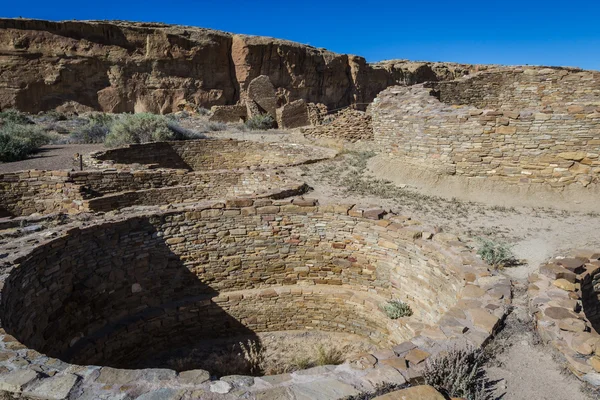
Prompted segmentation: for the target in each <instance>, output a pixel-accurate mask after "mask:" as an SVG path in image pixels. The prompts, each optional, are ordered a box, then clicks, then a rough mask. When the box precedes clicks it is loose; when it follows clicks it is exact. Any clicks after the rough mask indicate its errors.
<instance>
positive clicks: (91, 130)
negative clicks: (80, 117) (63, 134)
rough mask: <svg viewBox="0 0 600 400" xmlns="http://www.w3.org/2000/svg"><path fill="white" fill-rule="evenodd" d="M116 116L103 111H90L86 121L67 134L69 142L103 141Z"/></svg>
mask: <svg viewBox="0 0 600 400" xmlns="http://www.w3.org/2000/svg"><path fill="white" fill-rule="evenodd" d="M116 118H117V117H115V116H113V115H111V114H105V113H100V112H98V113H92V114H90V115H88V116H87V119H88V123H87V124H86V125H84V126H82V127H80V128H78V129H77V130H75V131H73V132H72V133H71V135H70V136H69V141H70V142H71V143H86V144H90V143H104V141H105V140H106V136H108V134H109V133H110V129H111V127H112V125H113V123H114V122H115V120H116Z"/></svg>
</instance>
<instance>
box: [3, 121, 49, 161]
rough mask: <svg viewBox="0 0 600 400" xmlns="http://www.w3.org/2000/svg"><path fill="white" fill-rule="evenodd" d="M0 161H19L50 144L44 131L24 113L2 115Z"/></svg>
mask: <svg viewBox="0 0 600 400" xmlns="http://www.w3.org/2000/svg"><path fill="white" fill-rule="evenodd" d="M0 124H1V125H0V161H2V162H9V161H18V160H23V159H25V158H27V156H29V155H30V154H32V153H35V152H36V151H38V149H39V148H40V147H41V146H43V145H45V144H47V143H49V142H50V136H48V135H47V134H46V133H45V132H44V130H43V129H42V128H41V127H39V126H36V125H34V124H33V123H32V122H31V120H30V119H29V118H28V117H27V116H26V115H25V114H23V113H21V112H18V111H15V110H6V111H3V112H1V113H0Z"/></svg>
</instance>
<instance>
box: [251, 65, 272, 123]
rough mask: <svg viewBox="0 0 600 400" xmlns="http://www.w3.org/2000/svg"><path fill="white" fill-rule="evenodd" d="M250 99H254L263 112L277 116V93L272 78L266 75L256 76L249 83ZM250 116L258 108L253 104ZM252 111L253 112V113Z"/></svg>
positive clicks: (259, 110)
mask: <svg viewBox="0 0 600 400" xmlns="http://www.w3.org/2000/svg"><path fill="white" fill-rule="evenodd" d="M247 96H248V100H252V102H254V104H256V106H257V110H258V112H259V113H261V114H269V115H270V116H271V117H273V119H276V118H277V94H276V93H275V87H274V86H273V84H272V83H271V80H270V79H269V77H268V76H266V75H260V76H258V77H256V78H254V79H253V80H252V81H251V82H250V85H248V92H247ZM248 111H249V112H248V117H250V118H251V117H252V116H253V115H254V112H256V110H255V109H254V108H253V106H251V107H250V108H248ZM251 112H252V113H251Z"/></svg>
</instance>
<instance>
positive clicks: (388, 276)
mask: <svg viewBox="0 0 600 400" xmlns="http://www.w3.org/2000/svg"><path fill="white" fill-rule="evenodd" d="M278 204H279V203H273V202H271V201H269V200H256V201H252V200H236V201H232V202H231V203H229V204H228V206H227V207H226V208H209V209H204V210H198V211H190V212H181V211H179V212H167V213H163V214H159V215H155V216H149V217H134V218H131V219H128V220H125V221H122V222H116V223H115V222H112V223H111V222H105V223H101V224H98V225H95V226H92V227H89V228H85V229H81V230H80V229H74V230H71V231H69V232H67V235H65V236H62V237H59V238H56V239H54V240H51V241H49V242H47V243H46V244H43V245H41V246H39V247H38V248H36V249H35V250H34V251H33V252H32V253H30V254H29V255H27V256H24V257H23V258H22V259H20V260H17V261H16V262H15V264H17V265H19V266H18V267H17V268H15V269H14V270H13V272H11V274H10V276H9V278H8V279H7V281H6V282H5V285H4V289H3V296H2V299H3V300H2V316H3V325H4V326H5V328H6V329H7V331H8V332H9V333H12V334H13V335H15V336H17V337H18V338H19V340H21V341H22V342H23V343H24V344H26V345H27V346H29V347H31V348H35V349H38V350H40V351H43V352H45V353H47V354H49V355H52V356H58V357H64V358H68V359H77V357H78V354H79V352H80V351H81V352H82V353H81V354H85V359H88V360H89V359H92V360H97V362H100V360H102V361H103V362H111V361H110V360H111V359H112V361H113V362H115V363H116V365H117V364H118V365H121V362H122V360H121V359H120V358H119V357H121V355H125V354H134V353H136V352H137V350H135V348H138V347H145V348H151V349H158V348H159V347H160V346H176V345H177V343H176V340H177V337H178V336H177V334H175V336H174V332H177V331H178V330H179V329H183V330H182V332H181V340H184V337H189V336H186V333H187V334H191V333H195V334H197V335H199V337H201V336H202V335H208V334H209V332H212V334H213V335H215V336H219V335H227V334H231V333H234V332H235V333H244V332H247V331H248V330H250V331H255V332H256V331H269V330H275V329H297V328H298V327H300V326H304V327H305V328H306V326H307V325H305V324H306V323H308V321H310V323H309V325H308V326H312V327H315V328H319V329H323V330H334V331H335V330H337V331H348V332H354V333H358V334H362V335H365V336H369V337H371V338H372V339H373V340H374V341H375V342H379V343H390V342H398V341H399V340H401V339H403V338H404V339H406V338H407V337H409V336H411V335H412V334H413V333H414V332H415V331H416V330H418V329H420V328H421V327H423V324H433V323H435V322H436V321H437V320H438V319H439V318H440V316H441V315H442V314H443V313H444V312H445V311H447V310H448V309H449V308H450V307H452V306H453V305H454V304H455V303H456V301H457V294H458V292H459V291H460V290H462V288H463V286H464V276H463V275H462V273H461V274H457V273H456V271H458V270H457V268H464V266H463V264H462V262H460V263H457V262H456V259H455V258H453V257H452V256H451V254H450V253H446V252H445V251H444V250H443V249H442V248H441V247H440V246H439V244H438V243H437V242H432V241H422V240H420V239H418V238H419V237H421V235H422V231H421V230H419V228H418V227H414V226H405V225H403V224H402V223H401V222H400V220H398V221H396V220H395V219H390V220H382V221H371V220H367V219H363V218H359V217H356V216H352V215H349V214H354V215H363V211H362V210H356V211H353V210H351V209H350V208H351V206H329V207H327V206H326V207H314V206H311V205H306V206H299V205H294V204H291V203H289V202H288V203H285V204H283V203H282V205H278ZM318 293H323V294H318ZM367 295H368V297H369V298H370V299H371V300H369V301H371V305H368V304H367V303H368V301H367V300H366V297H365V296H367ZM390 297H394V298H401V299H403V300H405V301H407V302H408V303H409V304H410V305H411V307H412V309H413V311H414V315H413V316H412V317H410V318H409V319H408V320H407V321H399V322H392V321H390V320H388V319H387V317H385V316H384V314H383V313H382V312H381V311H379V310H378V306H379V304H380V303H381V301H382V300H383V299H385V298H390ZM246 299H248V300H246ZM257 299H260V300H257ZM325 299H326V301H325ZM257 301H258V302H257ZM355 303H358V305H359V306H358V308H356V307H354V304H355ZM261 306H264V307H265V310H277V313H276V314H275V315H277V318H275V317H273V316H271V317H266V311H262V312H260V311H257V310H259V309H261ZM363 309H364V312H363V311H361V310H363ZM175 310H176V311H175ZM313 313H314V314H313ZM319 315H320V316H321V317H319ZM311 316H313V317H312V318H311ZM321 318H323V319H321ZM117 325H123V326H127V331H143V332H145V334H144V335H141V336H140V337H136V336H135V335H117V336H115V337H114V338H119V337H120V339H118V340H117V339H114V340H113V339H111V337H112V333H113V331H115V327H117ZM183 327H185V328H183ZM209 327H212V328H209ZM392 327H393V329H392ZM171 328H173V329H171ZM175 328H176V329H175ZM374 332H380V333H374ZM150 340H152V341H154V342H152V341H150ZM142 343H143V345H142ZM91 349H93V350H91ZM130 352H133V353H130ZM88 357H89V358H88ZM81 360H83V358H82V359H81ZM88 362H89V361H88Z"/></svg>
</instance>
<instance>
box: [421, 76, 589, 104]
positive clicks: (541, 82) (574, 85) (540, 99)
mask: <svg viewBox="0 0 600 400" xmlns="http://www.w3.org/2000/svg"><path fill="white" fill-rule="evenodd" d="M429 86H431V87H432V88H434V90H436V91H437V92H438V93H439V98H440V100H441V101H442V102H443V103H446V104H453V105H465V104H469V105H472V106H475V107H477V108H480V109H498V108H500V109H506V110H509V111H513V110H530V109H532V110H533V109H535V110H540V111H542V110H544V111H551V112H552V113H556V114H568V113H571V114H589V113H593V112H595V111H596V110H597V108H598V106H599V105H600V103H599V101H600V72H598V71H584V70H580V69H576V68H547V67H516V68H500V69H496V70H490V71H483V72H479V73H475V74H473V75H469V76H467V77H462V78H458V79H456V80H451V81H443V82H432V83H431V84H430V85H429Z"/></svg>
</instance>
